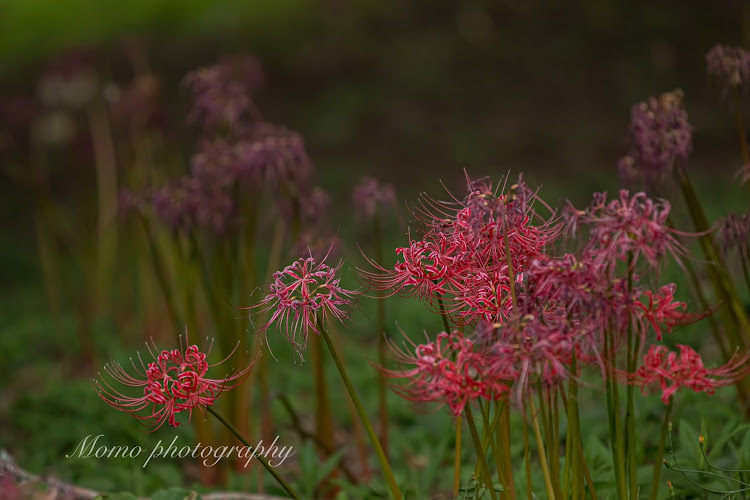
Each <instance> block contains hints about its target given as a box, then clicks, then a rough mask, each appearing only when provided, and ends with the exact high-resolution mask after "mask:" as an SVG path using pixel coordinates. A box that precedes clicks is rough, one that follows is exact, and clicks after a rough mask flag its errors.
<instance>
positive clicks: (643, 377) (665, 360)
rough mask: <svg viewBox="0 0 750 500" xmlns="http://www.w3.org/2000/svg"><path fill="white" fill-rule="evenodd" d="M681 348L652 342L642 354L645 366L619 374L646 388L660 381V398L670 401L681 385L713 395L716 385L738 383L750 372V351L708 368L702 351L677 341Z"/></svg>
mask: <svg viewBox="0 0 750 500" xmlns="http://www.w3.org/2000/svg"><path fill="white" fill-rule="evenodd" d="M677 347H678V348H679V350H680V352H679V354H678V353H677V352H674V351H673V352H668V351H667V348H666V347H665V346H662V345H652V346H651V348H650V349H649V350H648V353H647V354H646V355H645V356H644V358H643V366H641V367H639V368H638V370H637V371H636V372H635V373H634V374H622V373H621V374H620V376H621V377H623V378H624V377H627V380H628V382H629V383H631V384H635V385H639V386H641V390H644V391H645V390H646V388H647V387H648V386H649V385H652V384H658V385H659V386H660V387H661V390H662V396H661V400H662V401H663V402H664V404H668V403H669V400H670V399H671V398H672V396H674V394H675V393H676V392H677V391H678V390H679V389H680V388H682V387H687V388H688V389H692V390H693V391H695V392H705V393H706V394H708V395H712V394H713V393H714V392H715V391H716V388H717V387H726V386H730V385H733V384H736V383H737V382H739V381H740V380H742V379H743V378H744V377H746V376H747V375H748V373H750V364H747V361H748V359H750V352H745V353H744V354H743V355H741V356H740V355H737V354H735V355H734V356H733V357H732V358H731V359H730V360H729V361H728V362H727V364H725V365H724V366H722V367H719V368H706V367H705V366H703V360H702V359H701V357H700V354H698V353H697V352H695V351H694V350H693V349H691V348H690V347H688V346H685V345H678V346H677Z"/></svg>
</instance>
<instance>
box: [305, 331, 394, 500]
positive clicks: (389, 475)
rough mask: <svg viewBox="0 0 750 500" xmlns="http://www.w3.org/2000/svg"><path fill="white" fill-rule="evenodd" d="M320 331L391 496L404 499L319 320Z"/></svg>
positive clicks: (347, 376)
mask: <svg viewBox="0 0 750 500" xmlns="http://www.w3.org/2000/svg"><path fill="white" fill-rule="evenodd" d="M318 330H319V331H320V334H321V335H322V336H323V339H324V340H325V341H326V345H327V346H328V350H329V351H330V353H331V356H332V357H333V361H334V363H336V368H338V370H339V374H340V375H341V380H342V381H343V382H344V386H346V390H347V392H348V393H349V397H351V399H352V402H353V403H354V407H355V408H356V409H357V413H358V414H359V418H360V420H361V421H362V425H364V426H365V430H366V431H367V436H368V437H369V438H370V441H371V442H372V446H373V447H374V448H375V454H376V455H377V456H378V460H379V461H380V466H381V468H382V469H383V474H384V475H385V480H386V482H387V483H388V488H389V489H390V490H391V494H393V497H394V499H395V500H401V499H402V498H403V495H402V493H401V490H400V489H399V487H398V484H397V483H396V478H395V477H394V476H393V470H391V465H390V464H389V463H388V457H386V456H385V453H384V452H383V447H382V446H381V445H380V441H379V440H378V436H377V435H376V434H375V430H374V429H373V428H372V424H371V423H370V419H369V418H367V413H365V409H364V408H363V407H362V403H361V402H360V400H359V396H357V392H356V391H355V390H354V386H353V385H352V381H351V380H350V379H349V375H348V374H347V372H346V368H344V363H342V362H341V358H339V355H338V353H337V352H336V349H335V348H334V347H333V342H331V338H330V337H329V335H328V331H327V330H326V329H325V327H324V326H323V324H322V322H321V321H320V318H318Z"/></svg>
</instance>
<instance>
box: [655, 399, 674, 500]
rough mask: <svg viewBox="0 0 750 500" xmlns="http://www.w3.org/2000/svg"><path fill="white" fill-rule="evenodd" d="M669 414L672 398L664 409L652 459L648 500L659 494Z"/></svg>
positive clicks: (670, 412)
mask: <svg viewBox="0 0 750 500" xmlns="http://www.w3.org/2000/svg"><path fill="white" fill-rule="evenodd" d="M671 414H672V399H670V400H669V404H668V405H667V409H666V410H665V411H664V421H663V422H662V424H661V435H660V436H659V451H658V452H657V453H656V460H655V461H654V476H653V479H652V481H651V495H649V499H650V500H656V498H657V497H658V495H659V478H660V477H661V467H662V465H663V458H664V445H665V443H666V441H667V433H668V429H669V418H670V416H671Z"/></svg>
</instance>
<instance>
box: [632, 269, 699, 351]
mask: <svg viewBox="0 0 750 500" xmlns="http://www.w3.org/2000/svg"><path fill="white" fill-rule="evenodd" d="M676 288H677V286H676V285H675V284H674V283H672V284H670V285H665V286H663V287H661V288H660V289H659V291H658V292H657V293H653V292H651V291H645V292H643V294H644V295H646V296H647V297H648V304H644V303H642V302H640V301H635V303H634V305H635V307H636V308H637V309H640V311H637V312H636V317H637V318H639V319H641V320H646V321H648V322H649V323H650V324H651V326H652V327H653V328H654V332H656V340H661V338H662V328H664V327H665V328H666V329H667V332H670V331H671V330H672V328H674V327H675V326H680V325H688V324H691V323H695V322H696V321H698V320H700V319H703V318H705V317H706V316H708V315H709V314H710V312H705V313H686V312H680V311H678V309H685V303H684V302H677V301H675V300H674V292H675V289H676Z"/></svg>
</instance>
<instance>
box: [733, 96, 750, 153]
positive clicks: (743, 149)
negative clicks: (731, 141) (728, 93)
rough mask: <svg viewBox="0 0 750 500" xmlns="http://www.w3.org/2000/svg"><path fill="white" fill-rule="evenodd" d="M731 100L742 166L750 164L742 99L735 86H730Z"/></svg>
mask: <svg viewBox="0 0 750 500" xmlns="http://www.w3.org/2000/svg"><path fill="white" fill-rule="evenodd" d="M732 99H733V100H734V109H735V112H736V116H737V133H738V134H739V138H740V153H741V154H742V161H743V165H747V164H748V163H750V153H748V150H747V135H746V134H745V120H744V119H743V118H742V98H741V97H740V91H739V89H738V88H737V86H736V85H732Z"/></svg>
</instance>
